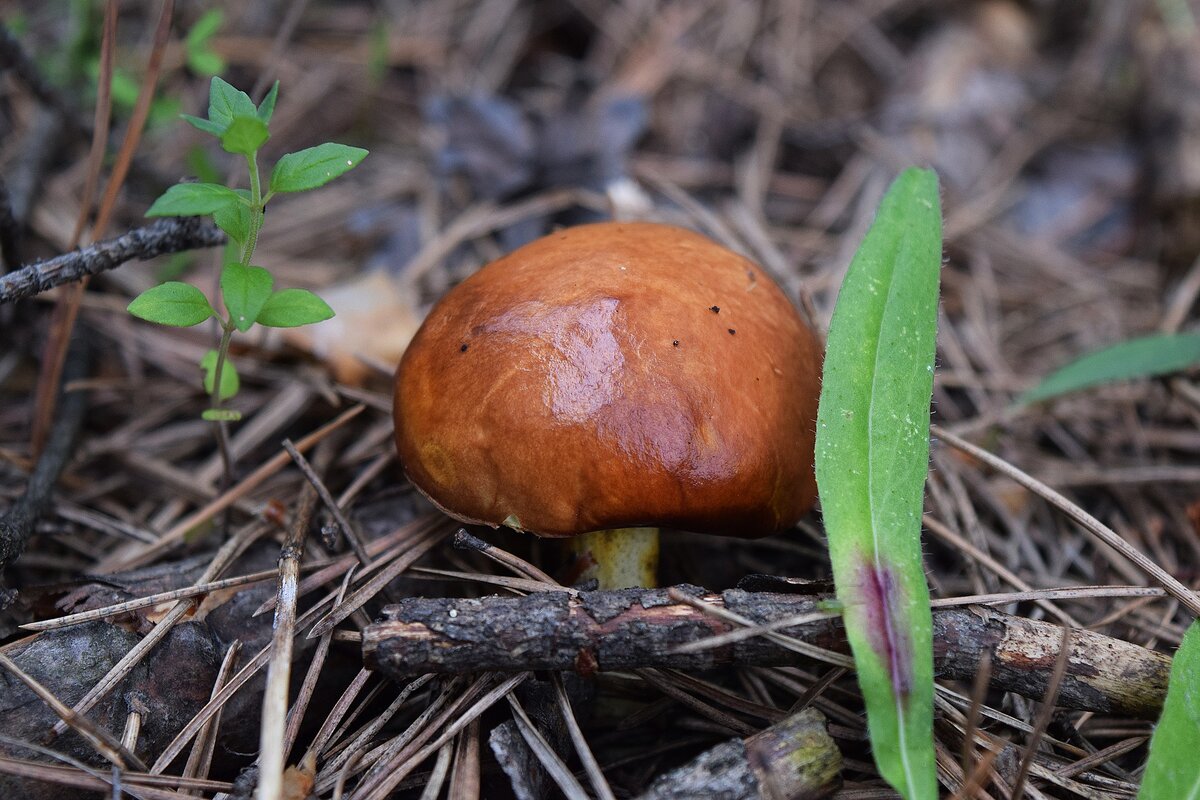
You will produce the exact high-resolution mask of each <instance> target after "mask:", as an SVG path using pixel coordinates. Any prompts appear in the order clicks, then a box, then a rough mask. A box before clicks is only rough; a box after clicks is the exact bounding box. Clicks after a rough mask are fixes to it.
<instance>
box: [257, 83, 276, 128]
mask: <svg viewBox="0 0 1200 800" xmlns="http://www.w3.org/2000/svg"><path fill="white" fill-rule="evenodd" d="M278 97H279V81H275V83H274V84H272V86H271V91H269V92H267V96H266V97H264V98H263V101H262V102H261V103H259V104H258V118H259V119H260V120H262V123H263V124H264V125H266V124H268V123H270V122H271V115H272V114H274V113H275V100H276V99H277V98H278Z"/></svg>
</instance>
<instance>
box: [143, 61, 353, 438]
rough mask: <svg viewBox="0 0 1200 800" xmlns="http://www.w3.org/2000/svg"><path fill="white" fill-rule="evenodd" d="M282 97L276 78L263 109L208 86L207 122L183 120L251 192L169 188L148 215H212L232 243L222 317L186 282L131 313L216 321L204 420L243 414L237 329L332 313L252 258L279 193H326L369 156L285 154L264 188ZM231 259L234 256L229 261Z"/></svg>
mask: <svg viewBox="0 0 1200 800" xmlns="http://www.w3.org/2000/svg"><path fill="white" fill-rule="evenodd" d="M278 94H279V83H278V81H277V82H276V83H275V85H274V86H272V87H271V91H270V92H268V93H267V96H266V97H265V98H263V101H262V102H261V103H260V104H258V105H257V106H256V105H254V103H253V102H252V101H251V100H250V97H249V95H247V94H246V93H245V92H243V91H240V90H238V89H236V88H234V87H233V86H232V85H230V84H229V83H226V82H225V81H223V80H221V79H220V78H218V77H213V79H212V83H211V85H210V88H209V97H208V117H207V118H201V117H194V116H191V115H188V114H184V115H182V116H183V119H185V120H186V121H187V122H188V123H190V124H191V125H192V126H193V127H195V128H197V129H199V130H201V131H203V132H205V133H208V134H211V135H212V136H214V137H216V138H217V140H218V141H220V143H221V147H222V149H224V150H225V152H227V153H231V154H233V155H239V156H242V157H243V158H244V159H245V161H246V168H247V170H248V172H249V182H250V188H249V189H233V188H230V187H228V186H222V185H221V184H217V183H179V184H176V185H174V186H172V187H171V188H169V189H167V191H166V193H164V194H163V195H162V196H161V197H159V198H158V199H157V200H155V201H154V204H153V205H151V206H150V209H149V210H148V211H147V212H146V216H148V217H199V216H211V217H212V218H213V221H214V222H215V223H216V224H217V226H218V227H219V228H220V229H221V230H223V231H224V232H225V233H226V235H228V236H229V239H230V242H231V244H232V245H233V247H232V248H230V249H227V250H226V253H227V260H226V262H225V264H224V266H223V267H222V269H221V297H222V299H223V301H224V306H225V313H224V314H222V313H221V312H219V311H218V310H217V309H215V308H213V306H212V304H211V303H209V301H208V298H207V297H205V295H204V293H203V292H202V291H200V290H199V289H197V288H196V287H195V286H192V285H191V284H188V283H183V282H181V281H167V282H165V283H162V284H159V285H158V286H155V287H154V288H152V289H148V290H146V291H145V292H142V293H141V294H140V295H138V296H137V297H136V298H134V300H133V302H131V303H130V304H129V313H130V314H133V315H134V316H135V317H139V318H141V319H144V320H147V321H149V322H156V323H158V324H160V325H171V326H174V327H181V328H187V327H191V326H193V325H199V324H200V323H202V322H205V321H206V320H208V319H210V318H214V317H215V318H216V319H217V320H218V322H219V323H220V326H221V340H220V344H219V345H218V346H217V348H216V349H215V350H210V351H208V352H207V353H205V355H204V357H203V358H201V360H200V368H201V370H202V371H203V374H204V390H205V391H206V392H207V393H208V394H209V396H210V397H211V402H210V406H209V408H208V409H207V410H205V411H204V414H203V416H204V418H205V419H207V420H212V421H232V420H237V419H239V418H240V414H239V413H238V412H237V411H235V410H232V409H227V408H224V407H223V406H222V404H223V403H224V402H225V401H226V400H228V399H230V398H231V397H233V396H234V395H235V394H237V391H238V385H239V380H238V374H237V370H236V369H235V368H234V366H233V364H232V363H231V362H230V361H229V343H230V340H231V339H232V338H233V334H234V332H235V331H238V332H241V333H245V332H246V331H248V330H250V328H251V326H253V325H254V324H255V323H257V324H259V325H264V326H266V327H269V328H294V327H297V326H300V325H309V324H311V323H315V322H321V321H322V320H326V319H329V318H330V317H332V316H333V309H331V308H330V307H329V306H328V305H327V304H326V303H325V301H324V300H322V299H321V298H319V297H317V296H316V295H315V294H313V293H312V292H310V291H307V290H305V289H279V290H276V289H275V279H274V277H273V276H272V275H271V273H270V272H268V271H267V270H266V269H263V268H262V267H258V266H254V265H253V264H252V263H251V259H252V258H253V257H254V250H255V248H256V246H257V244H258V234H259V232H260V231H261V230H262V225H263V215H264V210H265V209H266V207H267V203H268V202H269V201H270V200H271V198H272V197H274V196H275V195H276V194H280V193H283V192H302V191H307V190H309V189H316V188H317V187H319V186H324V185H325V184H326V183H328V182H329V181H331V180H333V179H334V178H336V177H338V176H339V175H342V174H343V173H346V172H348V171H349V170H351V169H353V168H354V167H356V166H358V164H359V162H361V161H362V160H363V158H365V157H366V155H367V151H366V150H363V149H362V148H358V147H349V146H347V145H343V144H333V143H331V142H326V143H325V144H320V145H317V146H316V147H310V148H308V149H306V150H301V151H299V152H296V153H288V154H287V155H285V156H283V157H281V158H280V159H279V160H278V161H277V162H276V163H275V168H274V169H273V170H272V172H271V177H270V180H269V181H268V183H267V185H266V187H265V190H264V187H263V185H262V179H261V175H260V172H259V165H258V151H259V149H260V148H261V147H262V146H263V145H264V144H266V142H267V140H268V139H269V138H270V131H269V128H268V126H269V124H270V122H271V115H272V114H273V113H274V111H275V100H276V98H277V97H278ZM230 253H233V254H234V255H235V257H228V254H230Z"/></svg>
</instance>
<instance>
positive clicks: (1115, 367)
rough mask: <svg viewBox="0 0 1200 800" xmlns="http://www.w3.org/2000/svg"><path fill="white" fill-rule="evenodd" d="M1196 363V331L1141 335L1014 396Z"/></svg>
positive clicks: (1036, 396)
mask: <svg viewBox="0 0 1200 800" xmlns="http://www.w3.org/2000/svg"><path fill="white" fill-rule="evenodd" d="M1194 364H1200V333H1171V334H1159V335H1157V336H1143V337H1141V338H1139V339H1130V340H1129V341H1126V342H1121V343H1119V344H1114V345H1112V346H1111V347H1106V348H1104V349H1103V350H1097V351H1095V352H1093V353H1088V354H1087V355H1085V356H1083V357H1081V358H1079V359H1077V360H1075V361H1072V362H1071V363H1070V364H1068V365H1066V366H1065V367H1063V368H1062V369H1060V370H1058V371H1056V372H1052V373H1051V374H1050V375H1047V376H1046V377H1045V378H1044V379H1043V380H1042V382H1041V383H1039V384H1038V385H1037V386H1035V387H1034V388H1032V389H1030V390H1029V391H1028V392H1025V394H1023V395H1021V396H1020V397H1019V398H1017V403H1019V404H1022V405H1024V404H1027V403H1036V402H1037V401H1039V400H1046V399H1049V398H1051V397H1055V396H1057V395H1060V394H1066V393H1067V392H1075V391H1078V390H1080V389H1087V388H1089V387H1092V386H1099V385H1101V384H1105V383H1113V382H1114V381H1128V380H1133V379H1135V378H1149V377H1153V376H1156V375H1168V374H1170V373H1172V372H1178V371H1180V370H1182V369H1187V368H1188V367H1190V366H1192V365H1194Z"/></svg>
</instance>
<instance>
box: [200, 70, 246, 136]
mask: <svg viewBox="0 0 1200 800" xmlns="http://www.w3.org/2000/svg"><path fill="white" fill-rule="evenodd" d="M256 112H257V109H256V108H255V107H254V103H252V102H251V101H250V95H248V94H246V93H245V92H243V91H241V90H240V89H235V88H233V86H232V85H231V84H229V83H226V82H225V81H223V80H221V79H220V78H218V77H217V76H216V75H214V76H213V79H212V82H211V83H210V84H209V85H208V118H209V120H211V121H212V122H215V123H217V124H218V125H220V126H221V130H225V129H226V128H228V127H229V123H231V122H233V118H234V117H253V116H254V115H255V113H256Z"/></svg>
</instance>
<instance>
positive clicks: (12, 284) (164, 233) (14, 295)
mask: <svg viewBox="0 0 1200 800" xmlns="http://www.w3.org/2000/svg"><path fill="white" fill-rule="evenodd" d="M224 243H225V234H224V233H222V232H221V230H220V229H219V228H217V226H215V225H213V224H212V223H211V222H207V221H205V220H203V219H201V218H200V217H170V218H167V219H160V220H158V221H156V222H153V223H151V224H149V225H146V226H145V227H142V228H134V229H133V230H131V231H129V232H127V233H123V234H121V235H120V236H117V237H116V238H113V239H105V240H104V241H102V242H97V243H95V244H93V245H90V246H88V247H84V248H83V249H81V250H76V251H74V252H72V253H64V254H63V255H61V256H56V257H54V258H51V259H48V260H46V261H39V262H37V263H36V264H30V265H28V266H25V267H21V268H20V269H17V270H13V271H12V272H10V273H8V274H7V275H4V276H0V303H11V302H14V301H16V300H23V299H25V298H27V297H32V296H34V295H36V294H39V293H41V292H45V291H47V290H49V289H53V288H54V287H55V286H61V285H63V284H64V283H70V282H72V281H77V280H80V279H81V278H84V277H87V276H90V275H96V274H98V273H101V272H105V271H107V270H110V269H115V268H116V267H119V266H121V265H122V264H124V263H125V262H126V261H132V260H133V259H135V258H136V259H141V260H145V259H148V258H154V257H155V256H161V255H165V254H167V253H178V252H181V251H183V250H195V249H198V248H202V247H216V246H217V245H220V244H224Z"/></svg>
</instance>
